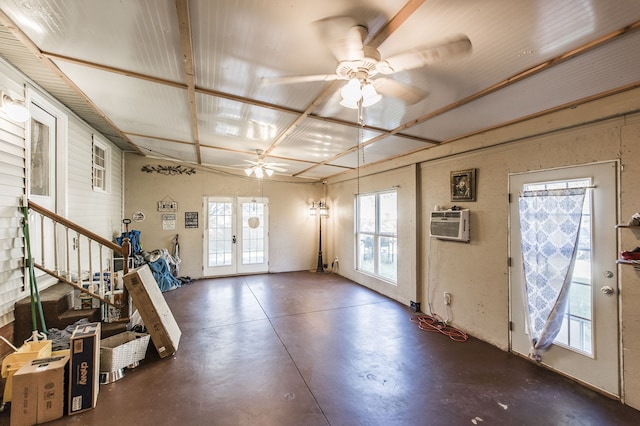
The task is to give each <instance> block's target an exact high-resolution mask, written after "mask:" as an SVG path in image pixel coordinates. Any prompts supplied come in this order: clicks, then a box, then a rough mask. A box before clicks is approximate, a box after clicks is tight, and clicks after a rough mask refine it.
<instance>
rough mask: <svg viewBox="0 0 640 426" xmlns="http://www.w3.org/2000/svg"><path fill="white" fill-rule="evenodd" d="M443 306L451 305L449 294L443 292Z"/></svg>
mask: <svg viewBox="0 0 640 426" xmlns="http://www.w3.org/2000/svg"><path fill="white" fill-rule="evenodd" d="M444 304H445V305H447V306H449V305H450V304H451V293H447V292H446V291H445V292H444Z"/></svg>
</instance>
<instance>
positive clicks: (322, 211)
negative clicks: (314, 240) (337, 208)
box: [309, 201, 329, 272]
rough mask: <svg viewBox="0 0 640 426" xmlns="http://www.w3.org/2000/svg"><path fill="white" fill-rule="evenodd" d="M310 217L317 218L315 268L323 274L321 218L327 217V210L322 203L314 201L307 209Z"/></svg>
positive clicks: (325, 205) (325, 204)
mask: <svg viewBox="0 0 640 426" xmlns="http://www.w3.org/2000/svg"><path fill="white" fill-rule="evenodd" d="M309 215H310V216H316V215H317V216H318V217H319V219H318V222H319V223H320V224H319V226H318V265H317V266H316V272H324V262H323V260H322V218H323V217H327V216H329V208H328V207H327V203H325V202H324V201H318V202H317V203H316V202H315V201H314V202H312V203H311V207H310V208H309Z"/></svg>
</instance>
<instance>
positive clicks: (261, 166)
mask: <svg viewBox="0 0 640 426" xmlns="http://www.w3.org/2000/svg"><path fill="white" fill-rule="evenodd" d="M256 154H257V155H258V158H257V159H256V160H255V161H254V160H244V161H245V162H247V163H249V164H234V166H236V167H243V170H244V172H245V173H246V174H247V176H251V175H255V177H257V178H258V179H262V178H263V177H264V175H267V176H269V177H271V176H273V173H274V172H279V173H285V172H286V171H287V169H285V168H284V167H286V166H288V164H286V163H272V162H269V161H265V160H264V157H263V154H264V151H263V150H261V149H256Z"/></svg>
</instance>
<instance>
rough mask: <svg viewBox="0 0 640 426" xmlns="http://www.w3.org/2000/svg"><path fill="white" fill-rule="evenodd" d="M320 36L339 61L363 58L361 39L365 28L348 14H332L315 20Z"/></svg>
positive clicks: (363, 37)
mask: <svg viewBox="0 0 640 426" xmlns="http://www.w3.org/2000/svg"><path fill="white" fill-rule="evenodd" d="M316 24H317V27H318V30H319V33H320V36H321V37H322V39H323V40H324V41H325V43H326V44H327V47H328V48H329V49H330V50H331V52H332V53H333V56H335V57H336V59H337V60H338V61H339V62H342V61H355V60H357V59H362V58H364V45H363V41H364V39H365V38H366V37H367V34H368V32H367V29H366V28H365V27H363V26H361V25H358V23H357V22H356V21H355V19H353V18H351V17H349V16H334V17H331V18H326V19H321V20H320V21H316Z"/></svg>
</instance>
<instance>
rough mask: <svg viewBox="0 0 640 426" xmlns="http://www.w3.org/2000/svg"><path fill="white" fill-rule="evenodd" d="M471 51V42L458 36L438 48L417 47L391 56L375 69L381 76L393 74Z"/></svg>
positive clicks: (464, 37)
mask: <svg viewBox="0 0 640 426" xmlns="http://www.w3.org/2000/svg"><path fill="white" fill-rule="evenodd" d="M471 49H472V46H471V40H469V38H468V37H466V36H460V37H458V38H455V39H451V40H449V41H448V42H447V43H444V44H440V45H438V46H427V47H418V48H415V49H411V50H408V51H406V52H403V53H400V54H398V55H394V56H391V57H389V58H386V59H385V60H383V61H380V62H379V63H378V66H377V69H378V72H379V73H381V74H393V73H394V72H398V71H404V70H410V69H414V68H420V67H423V66H425V65H429V64H433V63H437V62H442V61H444V60H446V59H450V58H454V57H457V56H461V55H464V54H466V53H469V52H471Z"/></svg>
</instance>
